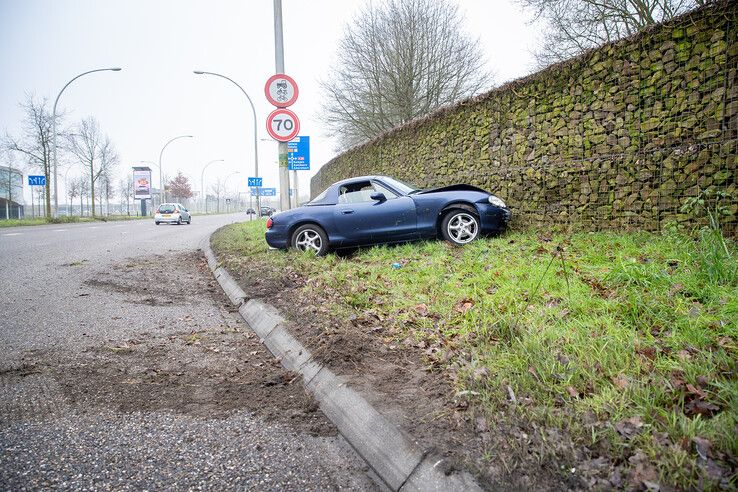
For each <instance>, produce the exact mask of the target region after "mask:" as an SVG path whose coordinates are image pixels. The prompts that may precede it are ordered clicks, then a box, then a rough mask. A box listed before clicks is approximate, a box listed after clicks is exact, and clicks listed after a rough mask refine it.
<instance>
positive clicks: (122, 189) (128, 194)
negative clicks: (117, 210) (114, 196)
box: [118, 172, 134, 215]
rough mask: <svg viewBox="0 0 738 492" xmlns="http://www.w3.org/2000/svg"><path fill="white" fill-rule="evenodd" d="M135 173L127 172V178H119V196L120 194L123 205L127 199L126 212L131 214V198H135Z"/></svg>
mask: <svg viewBox="0 0 738 492" xmlns="http://www.w3.org/2000/svg"><path fill="white" fill-rule="evenodd" d="M133 194H134V191H133V174H131V173H130V172H129V173H128V174H126V177H125V178H122V179H120V180H118V196H120V204H121V207H122V206H123V202H124V200H125V204H126V213H127V214H128V215H131V200H133Z"/></svg>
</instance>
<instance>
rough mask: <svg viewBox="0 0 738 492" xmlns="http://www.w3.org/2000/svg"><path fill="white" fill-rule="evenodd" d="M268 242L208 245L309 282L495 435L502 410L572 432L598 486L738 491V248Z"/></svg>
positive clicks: (256, 225) (257, 238)
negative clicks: (374, 329)
mask: <svg viewBox="0 0 738 492" xmlns="http://www.w3.org/2000/svg"><path fill="white" fill-rule="evenodd" d="M263 230H264V229H263V221H260V222H252V223H244V224H237V225H233V226H229V227H227V228H224V229H222V230H220V231H219V232H218V233H217V234H216V235H214V236H213V240H212V245H213V248H214V249H215V250H216V253H217V254H218V255H219V257H220V259H221V261H222V262H223V263H224V264H225V266H226V267H228V268H233V269H238V268H251V269H253V268H257V269H259V270H260V271H261V272H262V274H263V275H266V276H269V275H271V276H274V277H280V276H284V275H285V274H291V275H294V274H297V275H300V276H301V277H303V278H305V279H307V282H306V285H305V287H304V288H305V289H310V290H311V291H312V293H315V292H322V293H324V297H325V299H326V302H328V300H330V302H331V305H330V306H329V308H330V309H331V311H332V313H333V314H334V315H335V316H342V317H353V318H354V319H356V318H361V317H373V318H375V319H380V320H381V321H382V323H384V324H385V325H387V326H386V327H387V328H391V329H392V330H393V333H396V340H392V341H388V343H390V342H391V343H397V342H400V343H402V342H404V343H405V344H406V345H412V346H413V347H415V348H416V349H417V350H420V351H422V352H423V354H424V356H425V357H426V360H427V363H428V365H429V367H431V368H432V369H433V370H438V371H443V372H444V373H445V374H446V375H447V376H448V377H449V378H450V379H451V380H452V381H453V383H454V385H455V388H456V389H457V390H458V391H459V392H464V394H465V395H467V396H469V398H470V402H469V403H470V405H471V406H472V407H473V408H474V409H475V411H476V412H478V413H479V414H482V415H486V416H487V420H488V421H489V422H492V423H493V422H495V415H497V414H498V413H499V412H500V411H502V410H505V411H512V412H514V413H515V414H516V415H518V416H519V417H520V418H522V419H526V420H528V421H530V422H532V423H534V424H535V425H536V426H537V428H538V429H539V430H540V432H541V437H542V439H541V442H544V443H545V442H546V438H547V436H550V434H548V433H547V432H548V430H550V429H557V430H559V431H560V432H562V433H566V434H567V435H568V436H570V438H571V439H572V440H573V441H574V442H575V443H576V444H577V445H579V446H582V447H584V448H586V449H587V454H588V456H589V457H591V458H592V459H591V461H590V462H589V464H587V465H586V466H582V472H581V473H584V474H585V476H584V477H583V478H584V479H585V483H586V480H587V479H589V482H588V484H589V485H590V486H598V485H603V484H609V485H608V486H615V487H626V488H630V487H636V488H641V487H651V486H654V485H655V484H662V485H667V486H672V487H677V488H684V489H690V488H700V489H715V488H735V487H737V486H738V481H737V480H738V479H737V477H736V466H737V465H736V460H737V457H738V438H737V437H736V436H738V273H737V272H738V264H737V263H736V258H737V257H738V255H737V254H736V247H735V244H733V243H730V242H727V243H723V244H724V247H722V245H721V247H720V248H714V247H713V246H714V245H715V243H713V242H709V241H710V238H706V237H705V236H704V234H703V235H702V236H700V237H697V238H691V237H688V236H684V235H678V234H666V235H656V234H649V233H607V232H603V233H578V234H573V235H568V236H563V235H556V234H551V235H548V234H541V233H538V232H535V231H528V232H516V233H509V234H507V235H505V236H503V237H498V238H493V239H486V240H480V241H476V242H475V243H473V244H470V245H468V246H466V247H464V248H454V247H450V246H449V245H447V244H446V243H443V242H422V243H416V244H409V245H402V246H396V247H377V248H371V249H366V250H361V251H359V252H358V253H357V254H355V255H353V256H351V257H349V258H341V257H339V256H336V255H328V256H327V257H325V258H314V257H310V256H309V255H303V254H298V253H296V252H280V251H268V250H267V248H266V244H265V242H264V238H263ZM706 241H707V242H706ZM398 266H399V268H397V267H398ZM336 299H338V302H336V301H335V300H336ZM490 426H491V427H492V428H494V425H493V424H490ZM551 446H552V447H555V445H554V444H553V443H552V444H551ZM554 451H555V450H554ZM592 463H599V465H598V466H600V468H601V470H597V469H593V465H592ZM587 466H589V467H590V469H589V470H588V471H587ZM595 468H596V467H595ZM586 473H589V474H590V475H589V476H586ZM598 473H599V474H600V475H602V473H605V475H606V477H605V478H604V479H603V480H605V482H602V481H598V480H600V478H597V477H598Z"/></svg>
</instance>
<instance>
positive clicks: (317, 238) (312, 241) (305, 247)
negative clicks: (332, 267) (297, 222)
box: [290, 224, 328, 256]
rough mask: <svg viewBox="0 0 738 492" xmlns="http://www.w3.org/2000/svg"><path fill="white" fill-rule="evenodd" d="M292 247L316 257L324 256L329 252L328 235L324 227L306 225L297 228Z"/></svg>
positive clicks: (293, 235)
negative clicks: (313, 254)
mask: <svg viewBox="0 0 738 492" xmlns="http://www.w3.org/2000/svg"><path fill="white" fill-rule="evenodd" d="M290 243H291V244H292V247H293V248H295V249H297V250H300V251H310V252H312V253H315V256H323V255H324V254H326V253H327V252H328V235H327V234H326V233H325V231H324V230H323V228H322V227H320V226H317V225H315V224H305V225H303V226H300V227H298V228H297V230H296V231H295V232H294V234H292V240H291V241H290Z"/></svg>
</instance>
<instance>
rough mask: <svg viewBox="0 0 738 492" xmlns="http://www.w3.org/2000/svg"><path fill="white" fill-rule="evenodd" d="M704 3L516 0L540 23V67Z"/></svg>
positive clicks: (702, 0) (678, 0)
mask: <svg viewBox="0 0 738 492" xmlns="http://www.w3.org/2000/svg"><path fill="white" fill-rule="evenodd" d="M705 1H706V0H518V3H519V4H520V5H521V6H523V8H525V9H528V10H529V11H532V12H533V13H534V14H535V17H534V19H535V21H538V22H543V23H544V25H545V28H544V34H543V36H544V39H543V42H542V43H541V45H540V47H539V49H538V50H537V51H536V53H535V57H536V62H537V64H538V66H539V67H544V66H547V65H550V64H551V63H556V62H560V61H563V60H566V59H568V58H571V57H573V56H576V55H578V54H580V53H582V52H584V51H586V50H588V49H590V48H594V47H596V46H599V45H601V44H604V43H607V42H610V41H615V40H617V39H620V38H623V37H626V36H630V35H631V34H635V33H637V32H638V31H640V30H642V29H643V28H645V27H647V26H650V25H653V24H657V23H659V22H664V21H667V20H669V19H671V18H673V17H675V16H677V15H680V14H682V13H684V12H686V11H688V10H690V9H692V8H694V7H696V6H698V5H703V4H704V3H705Z"/></svg>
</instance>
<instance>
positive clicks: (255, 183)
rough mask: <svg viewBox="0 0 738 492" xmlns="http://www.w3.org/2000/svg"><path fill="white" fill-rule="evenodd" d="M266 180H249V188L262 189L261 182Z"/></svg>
mask: <svg viewBox="0 0 738 492" xmlns="http://www.w3.org/2000/svg"><path fill="white" fill-rule="evenodd" d="M263 180H264V178H249V186H256V187H259V188H260V187H261V182H262V181H263Z"/></svg>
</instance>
